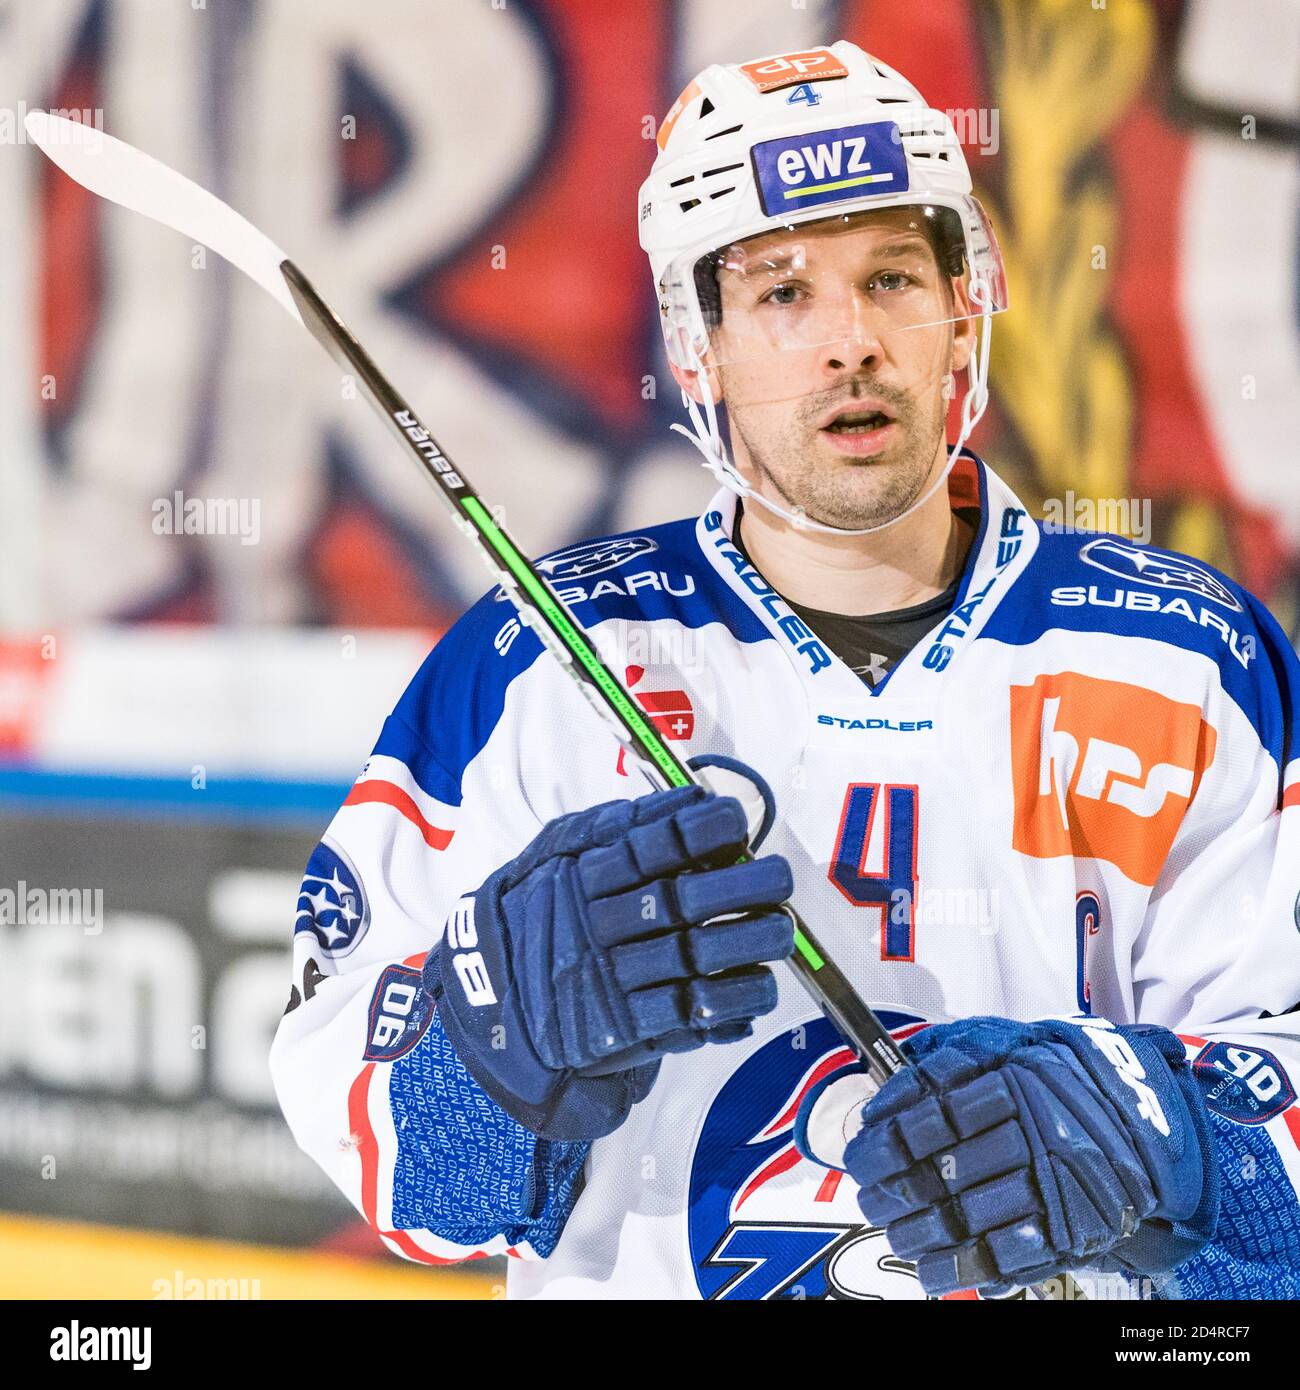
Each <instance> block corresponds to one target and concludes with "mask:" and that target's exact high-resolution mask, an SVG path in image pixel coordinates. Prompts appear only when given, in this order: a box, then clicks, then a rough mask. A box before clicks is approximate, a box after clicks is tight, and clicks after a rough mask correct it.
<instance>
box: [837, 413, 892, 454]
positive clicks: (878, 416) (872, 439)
mask: <svg viewBox="0 0 1300 1390" xmlns="http://www.w3.org/2000/svg"><path fill="white" fill-rule="evenodd" d="M896 427H897V422H896V421H895V419H894V417H893V416H892V415H890V414H889V413H888V412H887V411H884V410H864V409H857V410H844V409H841V410H838V411H837V412H836V413H835V414H834V415H833V416H832V417H831V418H830V419H829V420H827V421H825V422H824V423H823V424H822V426H821V428H820V433H821V434H822V435H823V436H825V438H826V439H827V441H828V442H829V444H830V446H831V448H832V449H834V450H835V451H836V453H839V454H847V455H849V456H850V457H854V458H873V457H874V456H875V455H877V454H881V453H883V452H884V451H885V450H886V449H887V448H888V447H889V446H890V444H891V443H892V442H893V432H894V430H895V428H896Z"/></svg>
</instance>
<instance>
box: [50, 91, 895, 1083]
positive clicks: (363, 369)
mask: <svg viewBox="0 0 1300 1390" xmlns="http://www.w3.org/2000/svg"><path fill="white" fill-rule="evenodd" d="M25 124H26V129H27V133H28V135H29V136H30V138H31V139H32V141H33V142H34V143H35V144H36V145H38V146H39V147H40V149H41V150H42V152H43V153H44V154H46V155H47V156H48V157H49V158H50V159H51V160H53V161H54V163H55V164H57V165H58V166H59V167H60V168H61V169H62V170H63V171H64V173H66V174H67V175H69V177H71V178H73V179H75V180H76V182H77V183H79V184H81V185H83V186H84V187H85V188H88V189H90V191H91V192H93V193H97V194H99V196H100V197H102V198H107V199H108V200H109V201H110V202H114V203H118V204H120V205H121V206H122V207H125V208H130V209H131V210H132V211H134V212H140V213H143V214H144V215H145V216H146V217H151V218H152V219H153V220H154V221H156V222H161V223H163V224H164V225H165V226H168V227H171V228H173V229H174V230H175V231H178V232H182V233H183V234H184V235H186V236H188V237H190V238H191V239H192V240H194V241H196V242H199V243H201V244H203V245H205V246H207V247H209V248H210V249H211V250H212V251H215V252H216V253H217V254H218V255H220V256H222V257H223V258H224V259H225V260H227V261H229V262H230V263H231V264H232V265H234V266H236V267H237V268H238V269H240V270H242V271H243V272H244V273H245V274H246V275H248V276H249V278H250V279H252V280H254V281H255V282H256V283H257V284H259V285H260V286H261V287H262V288H263V289H264V290H266V292H267V293H268V294H270V295H271V296H272V298H273V299H275V300H276V302H277V303H278V304H279V305H280V306H281V308H283V309H284V310H285V312H286V313H288V314H289V315H291V316H292V317H293V318H294V319H296V320H297V321H298V322H299V323H300V324H302V325H303V326H304V327H305V328H306V329H307V330H308V331H309V332H310V333H311V334H312V336H313V337H314V338H315V339H316V340H317V342H319V343H320V344H321V346H322V347H324V349H325V350H326V352H328V353H329V354H330V356H331V357H332V358H334V360H335V361H336V362H338V363H339V364H340V365H341V366H343V367H344V368H346V369H347V370H348V371H350V372H353V373H355V374H356V377H357V379H358V380H359V382H360V384H361V388H362V390H363V391H364V393H365V395H366V398H367V399H368V400H369V401H370V403H371V405H373V406H374V408H375V409H376V410H377V411H378V412H379V414H380V415H381V416H382V417H383V419H384V421H385V423H386V424H387V425H388V427H389V429H390V430H392V432H393V433H394V434H395V435H396V437H397V438H398V439H399V440H400V441H401V443H402V444H403V446H404V447H405V448H406V450H407V452H408V453H409V454H410V455H411V456H412V457H413V458H414V459H415V460H416V462H417V463H418V464H419V466H420V468H421V469H422V470H423V471H424V473H425V475H426V477H428V478H429V479H430V480H431V481H432V482H434V483H435V484H436V485H437V490H438V492H439V494H440V495H441V496H442V498H443V499H444V500H445V501H446V502H447V503H448V505H449V506H450V507H451V510H452V512H453V514H454V515H455V518H456V523H457V525H458V526H459V527H460V529H461V530H462V531H464V532H465V534H466V535H467V536H469V537H470V538H471V539H472V540H473V541H474V542H475V543H476V544H477V547H478V549H479V552H480V554H481V555H482V556H483V558H484V560H485V561H486V563H487V566H488V568H489V569H490V570H491V572H492V574H493V575H494V577H495V578H496V580H497V582H498V583H499V584H500V585H501V587H502V589H503V591H504V592H505V594H506V596H507V598H509V600H510V602H511V603H512V604H513V605H514V607H515V608H516V610H517V611H518V614H519V620H520V622H521V623H523V624H525V625H526V626H527V627H529V628H531V629H532V630H533V632H535V633H536V634H537V636H538V638H539V639H540V640H541V641H542V643H543V644H544V645H545V646H546V647H547V648H548V650H549V651H550V652H551V654H552V655H553V656H554V657H555V658H556V659H557V660H558V661H559V662H560V664H561V665H562V666H563V667H564V669H565V670H566V671H568V672H569V674H570V675H571V676H572V677H573V678H574V680H575V681H576V682H577V683H578V687H579V689H580V690H581V691H582V693H583V695H584V697H585V698H586V699H587V700H588V702H589V703H590V704H591V705H592V707H593V708H594V709H595V710H596V712H597V713H598V714H599V715H600V716H601V717H602V718H603V719H604V720H605V721H606V723H607V724H608V725H609V727H610V728H611V729H612V731H613V732H614V734H615V735H616V736H617V738H618V739H619V741H620V742H621V743H623V744H624V745H625V746H626V747H627V748H628V749H629V750H630V751H631V752H632V753H633V754H634V756H635V757H636V758H637V759H638V761H639V762H640V763H641V765H642V767H643V768H644V769H645V770H646V772H647V774H648V775H649V776H650V777H651V780H652V781H654V782H657V783H659V784H661V785H666V786H669V787H683V786H687V785H688V784H690V783H692V782H694V783H697V784H700V785H703V781H702V779H701V778H700V777H699V776H697V774H696V773H695V772H694V771H693V770H692V769H690V768H688V767H687V766H686V765H685V764H684V763H682V762H681V760H680V759H678V757H677V756H676V755H675V754H674V753H673V751H672V750H671V749H670V748H669V747H668V745H667V744H666V743H665V742H664V740H663V739H662V738H661V737H660V736H659V733H658V731H657V730H656V729H655V728H654V726H653V725H652V724H651V723H650V722H649V720H648V719H647V718H646V717H645V715H644V714H643V712H642V711H641V709H640V708H639V707H638V706H637V705H636V703H635V702H634V701H633V700H632V698H631V696H630V695H629V694H628V692H627V691H626V690H625V689H624V687H623V685H622V684H621V683H620V682H619V681H618V679H617V678H616V677H615V676H614V674H613V673H612V672H611V671H610V670H609V668H608V667H607V666H606V665H605V663H604V662H603V661H602V660H601V659H600V657H599V656H598V655H597V653H596V651H595V649H594V647H593V646H592V644H591V643H590V642H589V641H588V640H587V637H586V635H585V634H584V633H583V631H582V629H581V627H580V626H579V625H578V623H577V622H576V621H575V619H574V618H573V616H572V614H571V613H570V612H569V610H568V608H567V606H566V605H565V604H564V602H563V601H562V600H561V599H560V598H559V597H558V596H557V594H556V593H555V591H554V590H553V589H552V588H551V586H550V584H549V583H548V582H547V581H546V579H544V578H543V577H542V576H541V575H540V574H539V573H538V572H537V570H536V569H535V568H534V567H533V565H531V564H530V563H529V561H528V560H527V558H526V557H525V556H524V555H523V553H522V552H521V551H520V549H519V547H518V546H517V545H515V543H514V541H513V540H511V538H510V536H509V535H508V534H507V533H506V530H505V528H504V527H502V526H501V525H499V524H498V523H497V522H496V521H495V520H494V519H493V518H492V516H491V514H490V513H489V511H488V509H487V508H486V507H485V506H484V504H483V502H482V501H481V500H480V499H479V497H478V494H477V493H476V492H475V491H474V489H473V488H472V487H471V486H470V484H469V483H468V482H467V481H466V479H465V477H464V475H463V474H462V473H461V472H460V470H459V469H458V468H457V467H456V466H455V465H454V464H453V463H452V462H451V460H450V459H448V458H447V456H446V454H444V453H443V451H442V450H441V449H440V448H439V447H438V444H437V442H436V441H435V440H434V438H433V435H432V434H431V433H430V431H429V430H428V429H426V428H425V426H424V425H423V424H422V423H421V422H420V419H419V417H418V416H417V415H416V413H415V411H414V410H412V409H411V407H410V405H409V404H408V403H407V402H406V400H405V399H404V398H403V397H402V396H400V395H399V394H398V393H397V391H396V390H394V388H393V386H392V384H391V383H390V382H389V381H388V379H387V378H386V377H385V376H384V374H383V373H382V372H381V371H380V370H379V368H378V367H376V366H375V364H374V362H373V361H372V360H371V358H370V355H369V354H368V353H367V352H366V350H365V349H364V348H363V347H362V346H361V344H360V343H359V342H357V340H356V339H355V338H354V337H353V336H352V334H351V333H350V332H349V331H348V329H347V327H346V326H345V325H344V324H343V322H342V321H341V320H340V319H339V317H338V316H337V315H336V314H335V313H334V311H333V310H332V309H331V308H330V307H329V305H328V304H326V303H325V301H324V300H323V299H322V298H321V297H320V295H319V294H317V292H316V290H315V289H314V288H313V287H312V285H311V284H310V282H309V281H308V280H307V277H306V276H305V275H303V273H302V271H300V270H299V269H298V267H297V266H296V265H294V263H293V262H292V261H291V260H289V258H288V257H287V256H286V255H285V254H284V252H283V251H281V250H280V248H279V247H277V246H276V245H275V244H274V243H273V242H271V241H270V240H269V238H267V237H266V236H265V235H263V233H261V232H259V231H258V230H257V228H256V227H254V226H253V225H252V224H251V223H249V222H248V221H247V220H246V219H245V218H243V217H241V216H240V215H239V214H238V213H237V212H235V211H234V210H233V209H232V208H230V207H228V206H227V205H226V204H225V203H223V202H221V201H220V199H218V198H216V197H214V196H213V195H212V194H211V193H208V192H207V191H206V190H204V189H202V188H200V187H199V186H198V185H197V184H195V183H193V182H191V181H190V180H189V179H187V178H185V177H184V176H183V175H181V174H178V173H176V172H175V170H173V169H170V168H168V167H167V166H166V165H164V164H161V163H159V161H158V160H156V159H154V158H152V157H151V156H149V155H147V154H144V153H143V152H142V151H140V150H137V149H135V148H134V147H133V146H131V145H127V144H125V143H123V142H122V141H120V140H116V139H114V138H113V137H112V136H110V135H105V134H104V133H103V132H102V131H98V130H95V129H92V128H90V127H87V126H84V125H80V124H78V123H77V122H74V121H69V120H67V119H65V118H64V117H61V116H52V115H50V114H48V113H47V112H43V111H32V112H30V113H29V114H28V116H27V119H26V122H25ZM748 858H749V855H747V854H745V855H742V856H741V859H740V861H739V862H741V863H743V862H745V861H746V860H747V859H748ZM784 910H785V911H786V912H787V913H789V915H790V918H791V920H792V922H793V923H794V928H795V945H796V950H795V953H794V954H793V955H792V956H791V957H790V963H791V965H792V966H793V968H794V970H795V973H796V974H797V975H798V977H799V979H800V981H801V982H802V983H803V985H804V987H805V988H806V989H807V990H808V992H809V994H811V995H812V997H813V999H814V1000H815V1001H816V1003H817V1005H818V1007H819V1008H820V1009H821V1010H822V1012H823V1013H824V1014H825V1015H826V1017H827V1018H828V1019H830V1021H831V1022H832V1023H833V1024H834V1025H835V1027H836V1029H837V1030H838V1031H839V1033H840V1034H841V1036H842V1037H843V1038H844V1040H845V1042H846V1043H848V1045H849V1046H850V1047H851V1048H852V1049H853V1051H854V1052H855V1053H856V1054H857V1056H858V1057H859V1058H860V1059H861V1060H862V1062H863V1063H864V1064H865V1065H866V1067H867V1068H868V1070H869V1071H870V1073H871V1075H872V1076H873V1078H874V1079H875V1080H876V1081H877V1083H878V1084H883V1083H884V1082H885V1081H886V1080H888V1079H889V1077H890V1076H892V1075H893V1074H894V1072H896V1071H897V1070H898V1069H899V1068H900V1067H902V1066H904V1065H905V1059H904V1058H903V1055H902V1053H901V1052H900V1051H899V1049H898V1046H897V1044H896V1043H895V1042H894V1040H893V1038H891V1037H890V1035H889V1033H888V1031H887V1030H886V1029H885V1027H884V1026H883V1025H882V1024H881V1022H880V1020H879V1019H877V1018H876V1016H875V1014H874V1013H873V1012H872V1011H871V1009H869V1008H868V1007H867V1005H866V1004H865V1003H864V1002H863V1001H862V1000H861V999H860V998H859V997H858V995H857V994H856V992H855V991H854V989H853V987H852V986H851V985H850V984H849V982H848V980H847V979H846V978H845V976H844V975H843V973H842V972H841V971H840V970H839V969H838V967H837V966H836V965H835V963H834V962H833V961H832V960H831V959H830V958H829V957H828V956H827V954H826V952H825V951H823V950H822V949H821V947H820V946H819V945H818V943H817V940H816V938H815V937H814V936H813V934H812V933H811V932H810V931H809V930H808V927H807V926H806V925H805V924H804V922H803V920H802V919H801V918H800V917H799V915H798V913H797V912H796V911H795V909H794V908H793V907H792V906H791V905H790V904H789V903H786V904H785V905H784Z"/></svg>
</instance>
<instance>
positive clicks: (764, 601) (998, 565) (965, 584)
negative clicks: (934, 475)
mask: <svg viewBox="0 0 1300 1390" xmlns="http://www.w3.org/2000/svg"><path fill="white" fill-rule="evenodd" d="M948 498H949V503H950V505H951V506H952V507H953V508H954V509H956V508H965V507H974V506H978V507H979V512H980V521H979V529H978V530H977V532H976V534H975V539H974V540H973V541H972V542H971V547H970V551H969V553H968V554H967V556H966V563H965V566H964V568H963V570H962V574H961V578H960V581H959V583H958V587H957V598H956V601H955V603H954V605H953V607H952V609H951V611H950V612H949V613H947V614H946V615H945V616H944V617H943V618H941V619H940V620H939V621H938V622H936V624H935V627H934V628H933V629H932V630H931V632H930V633H929V634H928V635H927V636H925V637H923V638H922V639H921V641H920V642H918V643H917V644H916V646H915V647H913V648H912V650H911V651H910V652H909V653H908V654H907V656H905V657H904V658H903V660H902V661H900V662H899V663H898V665H897V666H895V668H894V669H893V670H892V671H891V672H890V673H889V676H888V677H887V678H886V679H885V680H884V681H883V682H882V683H881V684H880V686H878V687H877V688H876V690H875V691H872V690H870V689H869V688H868V687H867V686H866V685H865V684H864V683H863V682H862V681H861V680H860V679H859V678H858V676H857V675H855V674H854V673H853V672H852V671H850V670H849V668H848V667H847V666H846V665H845V664H844V663H843V662H842V661H840V659H839V658H838V657H836V656H835V655H834V654H833V653H832V652H831V651H830V649H829V648H828V647H826V646H825V645H824V644H823V643H822V642H821V641H820V639H819V638H818V637H817V635H816V634H815V633H814V632H812V631H811V630H810V629H809V628H808V626H807V625H806V624H805V623H804V622H803V620H802V619H801V618H799V617H798V615H797V614H795V613H794V611H793V610H792V609H791V608H790V605H789V604H788V603H786V602H785V600H784V599H783V598H782V597H781V595H780V594H778V593H777V592H776V590H775V589H773V588H772V586H771V585H770V584H769V583H768V582H767V581H766V580H765V579H764V578H763V576H762V575H761V574H760V573H759V571H758V570H757V569H756V568H755V567H754V565H753V563H752V562H751V561H750V560H748V559H746V557H745V556H743V555H742V554H741V553H740V551H739V549H738V548H737V547H736V545H735V544H734V542H733V541H732V539H731V532H732V528H733V526H734V525H735V520H736V502H737V499H736V495H735V493H733V492H731V491H730V490H729V489H728V488H720V489H719V491H718V492H717V493H716V494H715V496H714V497H713V499H712V501H711V502H710V503H709V505H708V507H707V508H706V509H705V511H704V512H703V513H702V514H701V516H700V517H699V518H698V520H697V521H696V523H695V536H696V541H697V543H698V544H699V547H700V550H701V551H702V552H703V554H704V557H705V560H706V561H707V563H708V564H710V565H711V566H712V567H713V568H714V569H715V570H716V571H717V572H718V574H719V575H721V577H722V579H723V582H724V583H725V584H726V585H727V587H728V588H730V589H731V590H732V592H733V593H734V594H735V595H736V597H737V598H738V600H739V601H740V602H742V603H743V604H745V606H746V607H747V608H749V609H750V611H751V612H752V613H753V614H754V615H755V617H757V618H758V620H759V621H760V622H761V623H762V624H763V625H764V627H765V628H766V629H767V630H768V632H769V633H770V634H771V636H772V637H773V639H774V640H775V641H776V643H777V646H778V647H779V648H780V649H781V650H782V651H783V652H785V654H786V656H787V657H788V659H789V660H790V663H791V665H792V666H793V667H794V669H795V671H796V672H797V673H798V675H799V677H800V679H801V680H802V681H803V683H804V685H805V686H806V687H807V688H808V690H809V692H810V693H812V692H815V693H816V694H817V695H819V696H833V697H837V698H855V699H862V698H871V699H880V698H882V697H885V696H894V695H899V694H906V695H909V696H921V695H924V694H926V693H928V692H931V691H932V689H933V687H934V685H935V683H936V680H937V678H939V677H941V675H942V673H944V672H947V671H950V670H951V669H952V668H953V666H954V665H955V664H957V663H958V662H959V661H960V659H961V657H962V655H964V653H965V652H966V651H968V650H969V649H970V647H971V645H972V644H973V642H974V640H975V638H976V637H977V636H978V635H979V632H980V630H981V629H982V628H983V626H984V624H985V623H986V622H988V620H989V618H990V616H991V615H992V614H993V612H994V611H995V610H996V608H997V606H998V604H999V603H1001V602H1002V600H1003V599H1004V598H1005V597H1006V595H1007V593H1008V591H1009V590H1010V589H1011V587H1012V586H1013V585H1014V584H1015V582H1016V580H1017V579H1018V578H1019V576H1020V575H1021V574H1022V573H1023V571H1024V569H1025V567H1026V565H1027V564H1028V563H1029V560H1030V558H1031V556H1032V555H1033V553H1034V551H1035V550H1036V549H1037V547H1038V528H1037V527H1036V526H1035V525H1034V524H1033V522H1032V521H1031V520H1030V518H1029V513H1028V511H1027V510H1026V508H1025V507H1024V505H1023V504H1022V503H1021V501H1020V500H1019V498H1018V497H1016V495H1015V493H1013V492H1012V490H1011V489H1010V488H1009V487H1008V486H1007V485H1006V483H1004V482H1003V481H1002V479H1001V478H999V477H998V476H997V474H996V473H994V472H993V470H992V469H991V468H989V467H988V465H987V464H985V463H984V462H983V461H982V460H981V459H979V458H978V457H976V455H975V454H973V453H971V452H970V451H969V450H967V449H963V450H962V454H961V457H960V458H959V459H958V460H957V462H956V464H955V465H954V466H953V469H952V471H951V473H949V475H948Z"/></svg>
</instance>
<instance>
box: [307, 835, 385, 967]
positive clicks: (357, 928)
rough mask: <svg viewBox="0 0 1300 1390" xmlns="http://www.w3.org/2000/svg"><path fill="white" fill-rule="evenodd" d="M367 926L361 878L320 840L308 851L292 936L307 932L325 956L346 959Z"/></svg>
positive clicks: (365, 903) (368, 920)
mask: <svg viewBox="0 0 1300 1390" xmlns="http://www.w3.org/2000/svg"><path fill="white" fill-rule="evenodd" d="M369 925H370V905H369V903H367V902H366V894H365V889H363V888H362V886H361V876H360V875H359V874H358V873H357V871H356V869H355V867H354V866H353V865H352V864H351V863H350V862H349V861H348V859H347V857H346V855H344V854H343V852H342V851H341V850H339V849H336V848H335V847H334V846H333V845H330V844H327V843H326V842H325V841H324V840H322V841H321V842H320V844H318V845H317V846H316V848H315V849H314V850H313V851H312V856H311V858H310V859H309V860H308V861H307V869H306V872H305V873H304V874H303V877H302V887H301V888H299V889H298V916H297V919H296V920H295V922H294V927H293V929H294V932H295V933H297V932H301V931H309V932H311V933H312V935H313V936H314V937H315V938H316V940H317V941H318V942H319V943H320V948H321V950H322V951H324V953H325V954H326V955H327V956H330V957H332V958H333V957H338V956H346V955H347V954H348V952H349V951H351V950H352V948H353V947H354V946H355V945H356V944H357V942H358V941H360V940H361V938H362V937H363V936H364V935H365V931H366V928H367V927H368V926H369Z"/></svg>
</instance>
